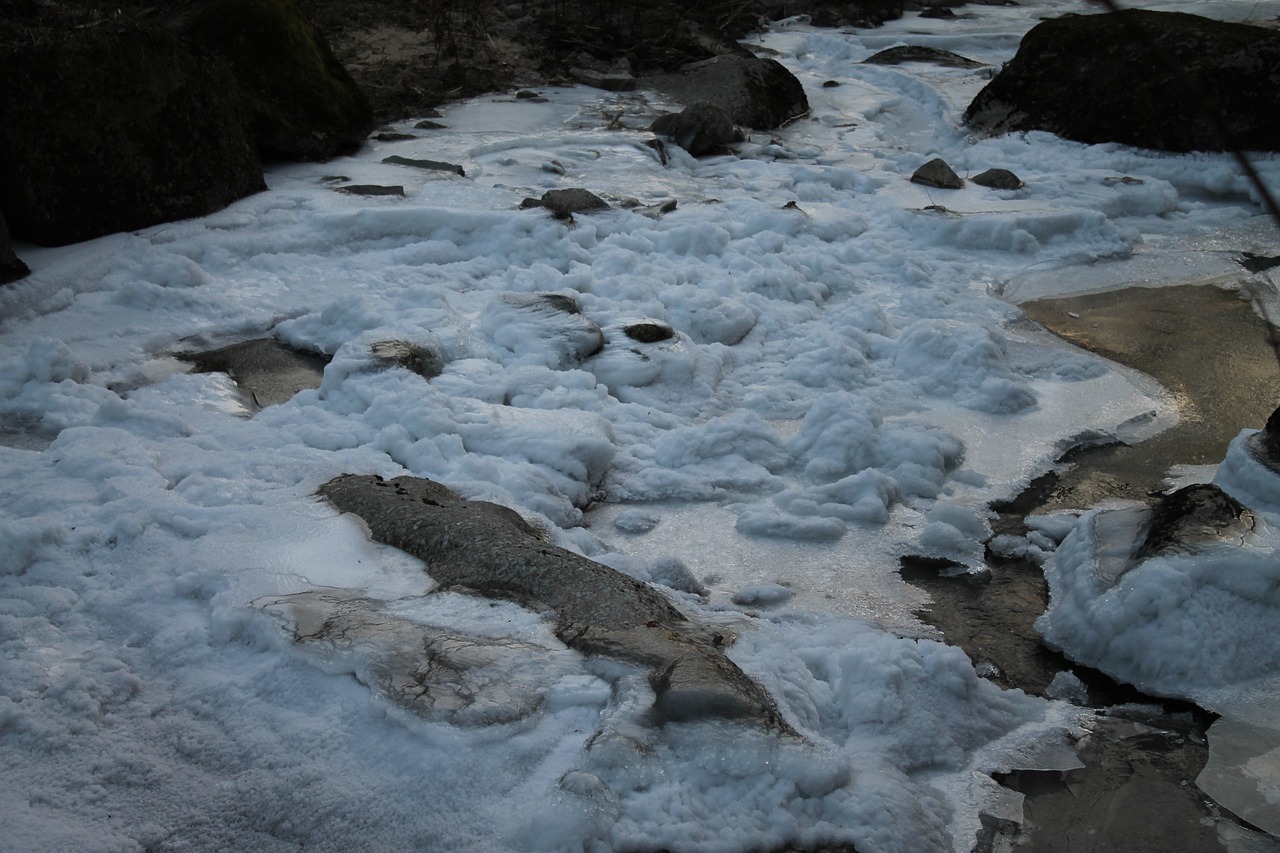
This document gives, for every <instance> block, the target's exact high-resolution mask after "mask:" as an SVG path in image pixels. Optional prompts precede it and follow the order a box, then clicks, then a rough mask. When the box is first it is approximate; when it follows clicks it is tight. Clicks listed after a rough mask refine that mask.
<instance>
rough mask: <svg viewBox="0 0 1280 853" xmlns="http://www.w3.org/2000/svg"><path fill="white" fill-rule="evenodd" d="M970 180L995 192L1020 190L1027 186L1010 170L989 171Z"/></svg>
mask: <svg viewBox="0 0 1280 853" xmlns="http://www.w3.org/2000/svg"><path fill="white" fill-rule="evenodd" d="M969 180H971V181H973V182H974V183H975V184H977V185H978V186H980V187H987V188H988V189H993V190H1020V189H1022V188H1023V187H1024V186H1026V184H1024V183H1022V178H1019V177H1018V176H1017V175H1015V174H1014V173H1013V172H1010V171H1009V170H1008V169H987V170H986V171H985V172H980V173H979V174H977V175H974V176H973V177H972V178H970V179H969Z"/></svg>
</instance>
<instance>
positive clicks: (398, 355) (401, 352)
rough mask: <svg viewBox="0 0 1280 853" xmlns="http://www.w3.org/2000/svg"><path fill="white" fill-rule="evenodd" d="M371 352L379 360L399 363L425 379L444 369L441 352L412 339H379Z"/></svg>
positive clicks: (436, 374) (437, 374)
mask: <svg viewBox="0 0 1280 853" xmlns="http://www.w3.org/2000/svg"><path fill="white" fill-rule="evenodd" d="M369 353H370V355H372V356H373V357H374V358H376V359H377V360H378V361H381V362H385V363H388V364H397V365H399V366H401V367H403V368H406V369H408V370H411V371H413V372H414V373H416V374H418V375H419V376H421V377H422V378H424V379H434V378H435V377H437V376H439V375H440V373H441V372H442V371H443V370H444V360H443V359H441V358H440V355H439V353H437V352H435V351H434V350H432V349H429V348H428V347H424V346H422V345H421V344H415V343H412V342H411V341H378V342H377V343H375V344H374V345H373V346H372V347H370V348H369Z"/></svg>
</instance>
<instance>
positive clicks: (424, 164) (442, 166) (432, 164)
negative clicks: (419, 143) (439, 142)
mask: <svg viewBox="0 0 1280 853" xmlns="http://www.w3.org/2000/svg"><path fill="white" fill-rule="evenodd" d="M382 162H383V163H391V164H393V165H396V166H410V167H412V168H414V169H425V170H426V171H428V172H452V173H453V174H455V175H459V176H461V177H464V178H465V177H466V176H467V173H466V172H465V171H464V170H463V168H462V167H461V166H459V165H458V164H456V163H445V162H444V161H442V160H417V159H414V158H413V157H401V156H400V155H399V154H392V155H391V156H390V157H383V158H382Z"/></svg>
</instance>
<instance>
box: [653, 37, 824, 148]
mask: <svg viewBox="0 0 1280 853" xmlns="http://www.w3.org/2000/svg"><path fill="white" fill-rule="evenodd" d="M639 85H640V86H641V87H643V88H646V89H656V90H657V91H659V92H661V93H662V94H664V95H666V96H667V97H669V98H671V99H672V100H675V101H677V102H678V103H681V104H684V105H686V106H689V105H692V104H695V103H699V102H711V103H714V104H717V105H718V106H720V107H721V108H723V109H724V110H725V112H727V113H728V114H729V118H730V119H732V120H733V122H734V123H735V124H740V125H742V126H744V127H749V128H752V129H754V130H770V129H772V128H775V127H779V126H781V125H783V124H786V123H787V122H788V121H791V120H792V119H794V118H797V117H799V116H802V115H804V114H805V113H807V112H809V99H808V98H807V97H805V93H804V86H802V85H801V84H800V81H799V80H797V79H796V77H795V75H794V74H792V73H791V72H790V71H788V70H787V69H786V68H785V67H783V65H782V64H781V63H780V62H778V61H777V60H774V59H758V58H756V57H752V56H736V55H726V56H717V57H714V58H713V59H707V60H703V61H701V62H694V63H691V64H689V65H686V66H685V67H684V68H682V69H680V70H679V71H677V72H675V73H672V74H657V75H654V76H652V77H645V78H642V79H641V80H640V81H639Z"/></svg>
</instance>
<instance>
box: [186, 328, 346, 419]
mask: <svg viewBox="0 0 1280 853" xmlns="http://www.w3.org/2000/svg"><path fill="white" fill-rule="evenodd" d="M182 358H183V359H184V360H186V361H189V362H191V363H192V364H193V365H194V366H195V370H196V372H198V373H225V374H227V376H229V377H230V378H231V380H232V381H234V382H235V383H236V386H237V387H238V388H239V389H240V391H241V392H242V393H243V394H244V395H245V396H246V397H248V398H249V400H251V401H252V402H253V404H254V405H255V406H257V407H258V408H263V407H266V406H274V405H276V404H278V403H283V402H285V401H287V400H290V399H292V398H293V396H294V395H295V394H297V393H298V392H299V391H302V390H303V389H306V388H319V387H320V380H321V378H322V377H323V376H324V368H325V365H326V364H328V363H329V359H328V358H327V357H325V356H322V355H319V354H317V353H310V352H301V351H299V350H296V349H293V348H291V347H288V346H285V345H284V344H282V343H280V342H279V341H277V340H276V339H275V338H257V339H254V340H250V341H242V342H240V343H238V344H231V345H230V346H226V347H222V348H221V349H216V350H210V351H209V352H201V353H190V354H187V355H184V356H182Z"/></svg>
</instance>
